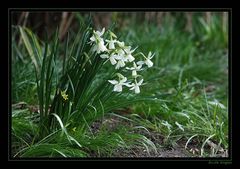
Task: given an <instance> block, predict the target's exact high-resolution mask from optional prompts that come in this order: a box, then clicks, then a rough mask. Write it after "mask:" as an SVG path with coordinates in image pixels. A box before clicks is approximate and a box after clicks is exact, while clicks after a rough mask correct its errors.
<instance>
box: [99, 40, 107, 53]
mask: <svg viewBox="0 0 240 169" xmlns="http://www.w3.org/2000/svg"><path fill="white" fill-rule="evenodd" d="M98 48H99V51H101V52H104V51H107V48H106V46H105V45H104V42H103V41H100V42H99V43H98Z"/></svg>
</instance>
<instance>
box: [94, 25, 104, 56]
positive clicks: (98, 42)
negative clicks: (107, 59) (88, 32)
mask: <svg viewBox="0 0 240 169" xmlns="http://www.w3.org/2000/svg"><path fill="white" fill-rule="evenodd" d="M104 32H105V28H103V29H102V32H99V31H93V36H92V37H91V38H90V41H91V43H95V45H94V46H93V51H94V52H95V51H97V53H100V52H105V51H107V47H106V46H105V44H104V40H103V38H101V36H102V35H103V34H104Z"/></svg>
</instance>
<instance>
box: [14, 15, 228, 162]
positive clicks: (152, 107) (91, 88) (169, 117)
mask: <svg viewBox="0 0 240 169" xmlns="http://www.w3.org/2000/svg"><path fill="white" fill-rule="evenodd" d="M136 22H137V21H136ZM138 24H139V23H135V22H132V24H130V25H129V26H128V27H125V28H124V27H118V25H116V28H115V29H116V30H118V31H119V34H120V35H121V36H120V39H121V40H124V41H126V42H127V43H129V44H130V45H133V46H134V45H135V44H137V45H138V47H139V48H138V49H137V52H140V51H143V52H144V53H147V52H148V51H154V52H155V54H156V55H155V57H154V59H153V62H154V67H153V68H152V69H149V70H148V71H145V72H144V73H143V76H144V77H145V79H144V81H145V83H146V84H145V85H144V86H143V88H141V93H140V95H138V96H137V97H136V96H135V95H132V94H128V93H127V92H126V91H125V92H124V93H123V94H121V95H113V94H112V93H111V92H109V91H111V89H112V88H111V86H105V84H104V83H103V82H104V80H107V79H108V78H109V73H110V72H111V68H110V67H109V66H107V65H105V66H104V67H103V68H102V69H101V70H100V71H99V72H98V73H96V72H95V73H96V75H94V72H92V73H93V74H92V75H93V76H92V77H94V78H95V79H91V77H89V76H88V75H89V74H85V75H84V74H81V72H75V73H74V72H71V69H74V66H76V65H75V64H74V62H70V61H69V60H67V62H66V64H65V66H66V67H64V69H65V70H63V69H62V68H61V67H62V63H61V62H62V60H64V58H65V57H64V56H65V55H66V56H67V55H72V56H76V58H78V56H77V52H79V50H81V43H80V42H81V41H79V40H78V39H80V38H81V36H78V35H77V34H76V33H75V34H69V37H68V38H69V40H68V42H67V41H65V42H63V43H59V44H57V43H58V42H56V40H55V42H54V41H53V45H51V43H50V45H49V46H50V49H49V50H50V51H52V50H54V46H55V45H59V46H58V47H59V50H58V51H55V52H59V53H56V55H57V56H59V57H57V58H56V62H55V63H53V64H54V65H55V66H53V67H52V68H54V73H53V77H54V78H56V79H54V80H53V81H52V83H51V84H52V85H53V86H54V85H55V84H56V83H59V82H60V81H61V80H60V78H59V77H56V75H57V74H61V72H62V73H63V74H64V72H67V71H69V72H70V73H69V77H68V76H65V80H63V81H62V84H61V83H59V84H60V86H62V88H64V87H66V86H68V93H69V97H70V98H73V100H74V102H78V103H79V104H77V105H78V108H81V110H85V111H82V112H81V114H82V115H84V116H76V117H74V116H72V117H71V118H68V115H66V114H64V112H67V111H66V110H68V109H69V108H70V107H71V106H70V105H68V106H66V105H64V104H63V107H62V108H61V109H60V107H61V106H60V107H59V106H57V105H56V107H55V108H56V109H54V111H53V112H54V113H55V114H56V115H57V116H55V117H54V116H52V117H51V118H53V119H54V128H52V129H51V131H50V132H48V134H46V135H44V137H42V138H39V137H36V136H35V134H36V132H38V130H39V128H38V125H37V124H38V123H39V116H38V115H35V114H31V113H30V112H29V111H28V110H14V111H13V114H12V132H13V134H12V137H13V142H12V145H13V148H12V155H13V156H16V157H91V156H97V157H105V156H106V157H108V156H113V155H116V152H118V149H127V150H129V151H131V148H134V147H135V148H136V147H142V148H144V149H146V150H147V151H148V153H149V154H151V153H150V152H151V151H155V150H156V147H158V146H169V145H170V146H172V145H174V144H176V143H178V141H179V140H181V139H182V140H184V145H185V147H186V149H188V145H189V144H190V143H191V142H193V141H196V142H197V143H196V144H197V145H196V146H197V147H198V148H199V150H200V152H199V156H203V157H205V156H210V155H212V154H211V152H210V151H209V150H210V148H209V146H208V144H207V142H208V141H211V142H213V143H215V144H216V145H218V146H219V147H222V148H224V149H228V142H229V138H228V76H227V74H226V70H227V66H228V65H227V63H228V57H227V54H228V53H227V52H228V50H227V47H228V38H227V36H228V35H227V29H226V28H225V27H222V23H221V18H220V17H219V15H217V14H214V15H213V17H212V22H211V23H210V24H209V25H208V24H206V23H205V21H204V20H203V17H202V16H200V15H194V18H193V31H192V32H187V31H185V30H184V29H183V27H182V25H183V24H182V23H180V22H173V23H169V22H168V20H167V19H165V20H164V21H163V23H162V27H158V26H157V25H155V24H149V23H143V25H142V26H138ZM18 33H19V32H18ZM16 34H17V31H16ZM74 39H77V40H76V41H75V42H74ZM13 44H14V45H15V47H14V48H13V56H12V103H16V102H20V101H24V102H26V103H27V104H29V105H36V104H38V101H37V100H36V96H37V86H36V83H35V75H34V73H33V72H34V67H33V65H32V64H31V59H30V58H29V57H27V55H28V52H29V51H28V52H27V50H26V49H25V48H24V47H23V44H21V45H20V46H19V45H18V44H17V43H15V41H14V40H13ZM40 44H41V45H42V43H41V42H40ZM54 44H55V45H54ZM33 45H34V44H33ZM35 45H36V44H35ZM70 46H72V47H73V48H69V49H70V50H66V49H68V47H70ZM45 47H46V46H45ZM46 49H47V50H45V52H50V51H48V48H47V47H46ZM64 49H65V50H64ZM71 49H73V50H72V51H71ZM42 52H43V54H44V50H43V51H42ZM71 52H72V53H71ZM39 53H40V52H39ZM78 59H80V58H78ZM85 59H86V58H85ZM83 61H84V59H83ZM93 61H94V60H93ZM84 63H87V64H88V62H84ZM13 65H14V66H13ZM96 66H97V63H96ZM85 68H86V69H87V70H88V72H91V71H92V70H91V69H92V65H90V64H89V65H88V66H87V67H85ZM47 72H48V71H46V72H45V73H47ZM71 73H73V74H71ZM43 74H44V72H43ZM77 75H79V76H81V77H82V78H83V79H81V81H82V80H83V81H84V79H85V81H88V80H89V84H87V83H86V86H81V85H79V87H76V89H74V90H76V91H78V92H77V94H76V96H75V94H74V90H73V88H72V87H71V86H72V85H71V81H72V83H74V84H73V86H77V85H78V82H77V79H74V77H77ZM39 77H43V76H39ZM44 77H49V75H47V74H46V76H44ZM69 78H70V79H71V80H70V81H69ZM90 82H92V83H90ZM49 84H50V83H49ZM101 84H102V85H101ZM39 85H40V84H39ZM103 86H105V90H102V89H103V88H104V87H103ZM46 89H47V88H46ZM56 91H57V90H56V89H55V91H52V92H49V91H46V93H48V94H49V95H48V96H47V97H46V98H49V99H50V100H51V99H53V98H55V99H58V96H57V95H58V94H56ZM96 91H100V92H98V95H94V93H96ZM39 92H40V91H39ZM42 92H43V91H42ZM108 92H109V95H107V94H106V93H108ZM91 93H92V94H91ZM80 96H81V97H80ZM93 96H96V97H95V98H98V99H95V100H92V99H91V98H92V97H93ZM79 97H80V98H83V99H82V100H79ZM99 98H101V101H99ZM215 99H216V100H218V101H219V102H220V103H222V104H223V105H224V106H225V107H226V108H221V107H219V106H216V105H214V104H212V103H211V102H212V101H214V100H215ZM45 101H46V100H45ZM58 104H62V103H61V102H59V103H58ZM87 105H88V106H87ZM129 105H130V106H129ZM127 108H130V110H131V111H130V112H128V113H127V114H121V116H120V117H122V118H123V119H125V120H123V121H127V122H128V125H126V126H125V125H124V123H123V124H121V123H119V124H118V126H117V127H116V128H114V129H113V130H110V129H109V128H108V126H105V125H104V120H105V119H111V116H108V115H106V113H107V112H109V113H110V112H114V113H116V114H119V113H118V112H124V111H126V110H127ZM63 109H65V111H64V110H63ZM73 109H74V107H73ZM21 111H23V112H21ZM42 111H44V110H42ZM45 111H47V109H46V110H45ZM61 112H62V113H61ZM29 114H31V115H29ZM31 116H32V117H31ZM58 116H59V117H60V119H58V118H57V117H58ZM97 120H100V121H101V122H100V124H101V126H102V127H101V128H100V129H99V130H98V131H97V133H94V131H93V130H92V129H91V125H92V124H94V122H95V121H97ZM76 121H77V122H76ZM167 124H169V125H167ZM178 124H180V125H181V126H180V127H179V126H178ZM139 128H141V129H142V130H145V131H146V130H147V131H149V132H150V133H151V132H156V133H158V134H159V135H161V137H162V138H164V143H163V145H157V144H158V143H156V145H155V144H154V142H152V141H151V140H150V138H147V136H144V134H138V133H136V131H137V129H139ZM214 150H215V151H216V152H215V155H216V153H218V150H217V149H214Z"/></svg>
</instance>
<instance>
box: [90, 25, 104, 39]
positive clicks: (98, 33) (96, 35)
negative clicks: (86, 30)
mask: <svg viewBox="0 0 240 169" xmlns="http://www.w3.org/2000/svg"><path fill="white" fill-rule="evenodd" d="M104 32H105V28H103V29H102V32H99V31H95V30H93V36H92V37H91V38H90V40H91V41H92V42H96V41H97V40H99V39H102V38H101V36H102V35H103V34H104Z"/></svg>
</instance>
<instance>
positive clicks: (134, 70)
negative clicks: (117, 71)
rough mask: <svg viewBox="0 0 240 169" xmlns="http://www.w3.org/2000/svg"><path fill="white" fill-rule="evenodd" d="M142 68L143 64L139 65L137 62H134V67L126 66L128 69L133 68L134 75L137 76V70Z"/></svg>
mask: <svg viewBox="0 0 240 169" xmlns="http://www.w3.org/2000/svg"><path fill="white" fill-rule="evenodd" d="M141 68H142V65H139V66H137V65H136V63H135V62H133V67H131V68H128V67H127V68H126V69H128V70H132V76H133V77H136V76H137V71H140V70H141Z"/></svg>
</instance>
